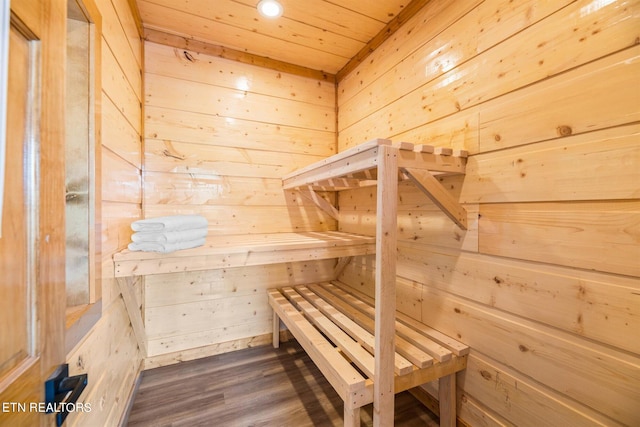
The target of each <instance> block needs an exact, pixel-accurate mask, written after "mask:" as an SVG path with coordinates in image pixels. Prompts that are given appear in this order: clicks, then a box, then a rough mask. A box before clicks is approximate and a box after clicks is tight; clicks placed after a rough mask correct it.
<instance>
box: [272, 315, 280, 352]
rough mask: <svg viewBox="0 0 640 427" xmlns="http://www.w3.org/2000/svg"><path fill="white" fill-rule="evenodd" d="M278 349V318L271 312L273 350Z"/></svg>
mask: <svg viewBox="0 0 640 427" xmlns="http://www.w3.org/2000/svg"><path fill="white" fill-rule="evenodd" d="M278 347H280V318H279V317H278V314H277V313H276V311H275V310H273V348H278Z"/></svg>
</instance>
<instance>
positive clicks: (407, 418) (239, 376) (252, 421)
mask: <svg viewBox="0 0 640 427" xmlns="http://www.w3.org/2000/svg"><path fill="white" fill-rule="evenodd" d="M371 406H372V405H367V406H365V407H364V408H363V410H362V412H361V419H362V423H361V425H362V426H371V425H373V419H372V407H371ZM342 408H343V406H342V400H341V399H340V397H338V395H337V394H336V392H335V391H334V390H333V388H332V387H331V385H330V384H329V383H328V382H327V381H326V379H325V378H324V377H323V376H322V374H321V373H320V371H319V370H318V368H317V367H316V366H315V365H314V364H313V362H312V361H311V359H309V357H308V356H307V354H306V353H305V352H304V350H303V349H302V348H301V347H300V346H299V345H298V343H297V342H295V341H293V340H292V341H290V342H287V343H282V345H281V346H280V348H279V349H273V348H271V347H270V346H265V347H256V348H253V349H246V350H240V351H236V352H232V353H226V354H221V355H217V356H212V357H209V358H206V359H199V360H193V361H189V362H183V363H180V364H177V365H171V366H165V367H162V368H156V369H152V370H149V371H145V372H144V373H143V376H142V381H141V383H140V387H139V389H138V392H137V394H136V396H135V398H134V403H133V406H132V408H131V413H130V414H129V424H128V425H129V426H130V427H139V426H154V427H156V426H159V427H181V426H190V427H192V426H216V427H217V426H220V427H226V426H229V427H262V426H264V427H272V426H291V427H306V426H309V427H311V426H314V427H319V426H322V427H324V426H328V427H329V426H337V427H339V426H342V413H343V409H342ZM395 425H396V426H407V427H408V426H437V425H438V419H437V417H436V416H435V415H434V414H432V413H431V412H430V411H429V410H428V409H427V408H425V407H424V406H422V404H420V403H419V402H418V401H417V400H416V399H415V398H414V397H413V396H411V395H410V394H409V393H401V394H399V395H397V396H396V420H395Z"/></svg>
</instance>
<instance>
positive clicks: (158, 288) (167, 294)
mask: <svg viewBox="0 0 640 427" xmlns="http://www.w3.org/2000/svg"><path fill="white" fill-rule="evenodd" d="M334 265H335V260H321V261H315V262H294V263H287V264H273V265H260V266H254V267H245V268H233V269H225V270H204V271H193V272H183V273H170V274H154V275H152V276H148V277H146V279H145V297H146V300H145V302H146V308H153V307H160V306H165V305H173V304H181V303H190V302H196V301H203V300H211V299H221V298H225V297H227V296H231V295H254V296H255V297H256V301H258V300H260V299H262V298H264V292H265V291H266V289H267V288H266V286H269V287H280V286H293V285H297V284H305V283H311V282H314V281H328V280H331V279H332V278H333V277H332V275H333V267H334Z"/></svg>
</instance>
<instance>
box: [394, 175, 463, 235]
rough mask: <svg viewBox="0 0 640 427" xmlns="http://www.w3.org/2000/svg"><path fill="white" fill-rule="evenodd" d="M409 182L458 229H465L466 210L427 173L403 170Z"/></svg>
mask: <svg viewBox="0 0 640 427" xmlns="http://www.w3.org/2000/svg"><path fill="white" fill-rule="evenodd" d="M402 170H403V172H404V173H405V174H406V175H407V176H408V177H409V179H410V180H411V181H413V183H414V184H415V185H416V186H417V187H418V188H419V189H420V190H421V191H422V192H423V193H424V194H426V195H427V197H429V199H431V201H432V202H433V203H435V204H436V205H437V206H438V207H439V208H440V209H441V210H442V211H443V212H444V213H445V214H446V215H447V216H448V217H449V218H451V220H452V221H453V222H455V223H456V224H457V225H458V227H460V228H462V229H463V230H466V229H467V210H466V209H465V208H464V207H463V206H462V205H461V204H460V203H458V201H457V200H456V199H454V198H453V197H452V196H451V194H450V193H449V192H448V191H447V190H445V188H444V186H443V185H442V184H441V183H440V181H438V180H437V179H436V178H435V177H434V176H433V175H432V174H431V173H430V172H429V171H426V170H422V169H411V168H403V169H402Z"/></svg>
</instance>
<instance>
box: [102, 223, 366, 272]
mask: <svg viewBox="0 0 640 427" xmlns="http://www.w3.org/2000/svg"><path fill="white" fill-rule="evenodd" d="M374 252H375V237H371V236H362V235H359V234H353V233H343V232H339V231H316V232H306V233H273V234H243V235H224V236H209V237H208V238H207V241H206V244H205V245H204V246H200V247H198V248H193V249H185V250H181V251H177V252H172V253H168V254H163V253H154V252H139V251H135V252H132V251H129V250H124V251H122V252H119V253H116V254H114V255H113V261H114V264H115V277H129V276H147V275H150V274H164V273H177V272H180V271H198V270H212V269H216V268H233V267H247V266H253V265H264V264H276V263H282V262H295V261H309V260H316V259H329V258H342V257H350V256H355V255H367V254H372V253H374Z"/></svg>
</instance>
